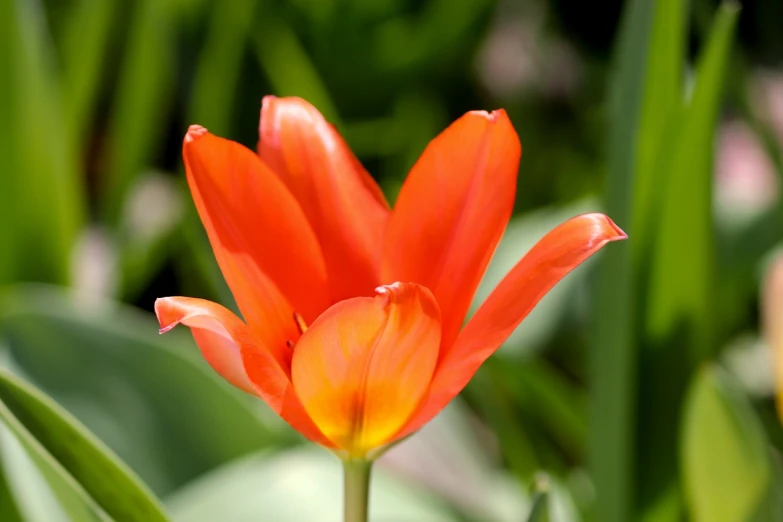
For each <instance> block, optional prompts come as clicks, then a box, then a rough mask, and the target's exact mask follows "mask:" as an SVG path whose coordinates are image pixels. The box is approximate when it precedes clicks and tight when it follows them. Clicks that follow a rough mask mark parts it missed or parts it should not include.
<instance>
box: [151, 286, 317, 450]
mask: <svg viewBox="0 0 783 522" xmlns="http://www.w3.org/2000/svg"><path fill="white" fill-rule="evenodd" d="M155 313H156V314H157V316H158V321H159V322H160V326H161V330H160V331H161V333H164V332H167V331H169V330H171V329H172V328H174V327H175V326H177V325H178V324H180V323H181V324H184V325H185V326H188V327H190V331H191V333H192V334H193V338H194V339H195V340H196V344H197V345H198V347H199V349H200V350H201V353H202V355H203V356H204V359H206V361H207V362H208V363H209V364H210V366H212V368H213V369H214V370H215V371H216V372H217V373H218V374H220V376H221V377H223V378H224V379H226V380H227V381H228V382H230V383H231V384H233V385H234V386H236V387H237V388H240V389H242V390H244V391H246V392H248V393H252V394H254V395H258V396H259V397H261V398H262V399H264V401H266V403H267V404H269V406H270V408H272V409H273V410H274V411H275V412H277V413H278V414H279V415H280V416H281V417H283V419H285V420H286V421H287V422H288V423H289V424H290V425H291V426H292V427H293V428H294V429H296V430H297V431H299V432H300V433H302V434H303V435H304V436H305V437H307V438H309V439H311V440H314V441H315V442H319V443H321V444H324V445H326V446H331V444H330V443H329V441H328V440H326V439H325V438H324V437H323V435H322V434H321V432H320V431H319V430H318V428H317V427H316V426H315V424H313V421H312V420H311V419H310V418H309V416H308V415H307V413H306V412H305V411H304V408H302V404H301V403H300V402H299V400H298V399H297V397H296V395H295V394H294V393H293V389H292V386H291V380H290V379H289V377H288V375H287V373H286V372H285V371H283V369H282V368H281V367H280V365H279V364H278V362H277V360H276V359H275V358H274V357H273V356H272V354H271V353H269V351H268V350H266V348H265V347H264V346H263V344H261V343H260V342H259V341H258V339H257V338H256V337H255V336H254V335H253V332H252V331H251V329H250V328H249V327H248V326H247V325H246V324H245V323H243V322H242V320H241V319H239V317H237V316H236V315H234V314H233V313H232V312H231V311H230V310H228V309H226V308H225V307H223V306H221V305H219V304H217V303H213V302H211V301H207V300H204V299H194V298H191V297H164V298H161V299H158V300H157V301H155ZM243 354H247V356H248V358H252V361H253V368H252V371H251V372H248V371H246V362H243ZM258 374H263V376H264V378H263V379H256V380H251V376H257V375H258Z"/></svg>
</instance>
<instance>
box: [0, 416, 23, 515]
mask: <svg viewBox="0 0 783 522" xmlns="http://www.w3.org/2000/svg"><path fill="white" fill-rule="evenodd" d="M0 429H2V428H0ZM2 436H3V435H2V434H0V437H2ZM7 461H8V458H7V456H6V455H5V451H3V450H0V520H4V521H7V522H24V521H25V519H24V518H22V515H21V514H20V509H19V507H18V505H17V504H18V502H17V500H16V499H15V498H14V494H13V492H12V491H11V487H12V483H11V481H9V480H8V477H13V476H14V475H13V474H10V473H7V472H6V470H7V469H8V468H7V466H6V463H7ZM26 518H28V519H29V518H30V517H26Z"/></svg>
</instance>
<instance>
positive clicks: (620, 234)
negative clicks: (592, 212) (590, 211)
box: [601, 214, 628, 241]
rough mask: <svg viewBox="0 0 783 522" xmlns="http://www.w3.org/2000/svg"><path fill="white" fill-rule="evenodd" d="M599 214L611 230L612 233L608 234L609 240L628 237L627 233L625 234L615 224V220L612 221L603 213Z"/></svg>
mask: <svg viewBox="0 0 783 522" xmlns="http://www.w3.org/2000/svg"><path fill="white" fill-rule="evenodd" d="M601 215H602V216H603V218H604V219H605V220H606V223H607V224H608V225H609V226H610V227H611V229H612V232H613V233H612V234H610V237H609V241H620V240H623V239H628V234H626V233H625V231H623V229H622V228H620V227H618V226H617V224H615V222H614V221H612V218H610V217H609V216H607V215H604V214H601Z"/></svg>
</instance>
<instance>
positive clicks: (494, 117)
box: [468, 109, 506, 123]
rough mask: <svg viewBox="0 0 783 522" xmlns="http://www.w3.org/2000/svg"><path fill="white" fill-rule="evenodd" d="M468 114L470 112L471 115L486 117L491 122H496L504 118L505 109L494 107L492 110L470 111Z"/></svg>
mask: <svg viewBox="0 0 783 522" xmlns="http://www.w3.org/2000/svg"><path fill="white" fill-rule="evenodd" d="M468 114H471V115H473V116H479V117H481V118H484V119H486V120H487V121H489V122H491V123H496V122H497V121H498V120H500V119H503V118H506V111H505V109H496V110H494V111H492V112H487V111H470V112H469V113H468Z"/></svg>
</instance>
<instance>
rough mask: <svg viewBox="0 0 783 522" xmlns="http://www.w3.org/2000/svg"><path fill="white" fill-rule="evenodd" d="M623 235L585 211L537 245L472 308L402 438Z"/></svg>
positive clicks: (605, 220)
mask: <svg viewBox="0 0 783 522" xmlns="http://www.w3.org/2000/svg"><path fill="white" fill-rule="evenodd" d="M626 237H627V236H626V235H625V233H624V232H623V231H622V230H620V229H619V228H618V227H617V225H615V224H614V223H613V222H612V220H611V219H609V218H608V217H607V216H605V215H603V214H584V215H581V216H577V217H575V218H571V219H570V220H568V221H566V222H565V223H563V224H561V225H560V226H558V227H557V228H555V229H554V230H552V231H551V232H549V233H548V234H547V235H546V236H544V237H543V238H542V239H541V240H540V241H539V242H538V243H536V245H535V246H533V248H532V249H531V250H530V252H528V253H527V254H526V255H525V257H523V258H522V260H520V261H519V263H517V265H516V266H515V267H514V268H513V269H512V270H511V272H509V273H508V275H506V277H505V278H504V279H503V280H502V281H501V282H500V284H499V285H498V286H497V288H495V290H494V291H493V292H492V293H491V294H490V295H489V297H488V298H487V300H486V301H485V302H484V304H482V305H481V307H480V308H479V309H478V310H477V311H476V315H475V316H473V318H472V319H471V320H470V322H468V324H467V325H466V326H465V328H464V329H463V330H462V332H460V334H459V337H457V340H456V341H455V343H454V345H453V346H451V348H448V347H446V351H445V353H443V354H441V358H440V361H439V363H438V368H437V370H436V371H435V376H434V377H433V380H432V385H431V387H430V391H429V393H428V395H427V399H426V401H425V402H424V403H423V405H422V407H421V408H420V409H419V410H418V411H417V413H416V415H415V416H414V417H413V418H412V419H411V421H410V422H409V423H408V425H407V426H406V427H405V429H404V430H403V432H402V433H401V436H405V435H408V434H410V433H413V432H414V431H416V430H418V429H419V428H420V427H421V426H422V425H423V424H425V423H426V422H427V421H429V420H430V419H431V418H432V417H434V416H435V415H436V414H437V413H438V412H439V411H440V410H442V409H443V408H444V407H445V406H446V404H448V403H449V401H451V399H453V398H454V397H455V396H456V395H457V394H458V393H459V392H460V391H462V389H463V388H464V387H465V385H466V384H467V383H468V381H470V379H471V378H472V377H473V375H474V374H475V373H476V370H478V368H479V366H481V364H482V363H483V362H484V361H485V360H486V359H487V357H489V356H490V355H492V354H493V353H494V352H495V350H497V349H498V347H499V346H500V345H501V344H502V343H503V341H505V340H506V339H507V338H508V336H509V335H511V333H512V332H513V331H514V329H515V328H516V327H517V326H518V325H519V323H521V322H522V320H523V319H524V318H525V317H526V316H527V314H528V313H529V312H530V310H532V309H533V307H534V306H535V305H536V304H537V303H538V301H539V300H541V298H542V297H544V295H546V293H547V292H548V291H549V290H550V289H551V288H552V287H553V286H555V284H557V282H558V281H560V280H561V279H562V278H563V277H564V276H565V275H566V274H568V273H569V272H570V271H571V270H573V269H574V268H576V267H577V266H578V265H579V264H580V263H582V261H584V260H585V259H587V258H588V257H590V256H591V255H592V254H594V253H595V252H597V251H598V250H599V249H601V247H603V246H604V245H605V244H607V243H608V242H610V241H617V240H620V239H625V238H626Z"/></svg>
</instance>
